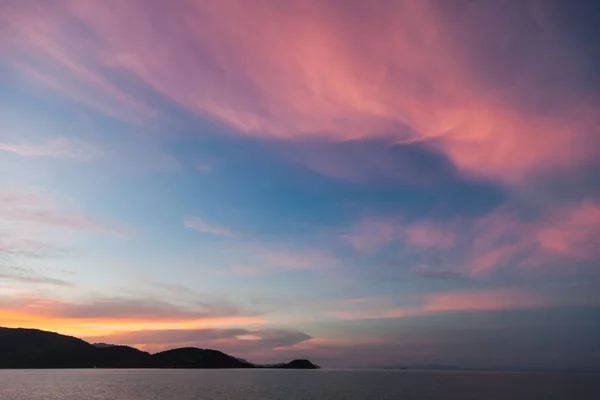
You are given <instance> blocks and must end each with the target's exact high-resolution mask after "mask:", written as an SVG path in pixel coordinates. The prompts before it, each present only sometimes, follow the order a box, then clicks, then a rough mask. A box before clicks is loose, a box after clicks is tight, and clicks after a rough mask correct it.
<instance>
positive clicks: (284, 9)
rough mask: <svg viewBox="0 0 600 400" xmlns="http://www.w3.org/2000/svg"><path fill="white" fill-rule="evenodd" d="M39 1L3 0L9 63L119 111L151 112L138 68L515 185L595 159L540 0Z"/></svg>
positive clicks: (191, 100)
mask: <svg viewBox="0 0 600 400" xmlns="http://www.w3.org/2000/svg"><path fill="white" fill-rule="evenodd" d="M34 4H35V6H36V7H35V8H34V7H33V4H32V3H31V2H26V3H23V2H10V3H7V4H6V5H3V6H2V15H3V17H2V18H3V22H4V24H5V26H6V27H7V29H6V32H5V35H4V40H3V44H4V47H5V48H6V49H7V51H6V52H5V54H4V58H5V59H7V60H8V62H10V63H11V65H13V66H14V67H15V68H16V69H17V70H20V71H22V72H24V73H25V75H26V76H30V77H34V79H37V80H38V81H40V82H42V83H45V84H46V86H49V87H51V88H53V89H54V90H58V91H60V92H63V93H65V94H67V95H68V96H70V97H72V98H74V99H75V100H79V101H82V102H84V103H86V104H88V105H91V106H92V107H96V108H99V109H101V110H102V111H105V112H107V113H109V114H111V115H126V116H129V117H130V116H138V117H141V118H148V117H152V115H154V110H153V109H152V107H151V106H150V105H148V104H146V103H145V102H144V101H142V100H141V97H136V96H135V95H132V94H130V91H127V90H126V89H124V88H122V87H121V86H120V85H118V84H117V82H116V79H114V76H116V75H119V76H121V75H123V74H125V75H126V74H130V75H133V76H135V77H136V79H138V80H139V81H141V82H144V83H145V84H147V85H148V86H150V87H151V88H152V89H153V90H155V91H156V92H157V93H160V94H162V95H163V96H165V97H167V98H169V99H171V100H172V101H173V102H175V103H177V104H179V105H181V106H182V107H185V108H187V109H189V110H191V111H193V112H195V113H197V114H198V115H201V116H205V117H208V118H211V119H214V120H217V121H219V122H221V123H223V124H225V125H227V126H229V127H231V128H233V129H235V130H237V131H239V132H241V133H244V134H248V135H257V136H267V137H270V138H279V139H290V140H305V139H307V138H315V139H320V140H328V141H336V142H339V141H347V140H352V139H361V140H363V139H369V140H370V139H377V138H386V139H388V140H392V141H393V142H395V143H417V142H419V143H422V144H423V145H424V146H426V147H427V148H429V149H431V150H433V151H436V152H439V153H440V154H441V155H442V156H444V157H445V158H447V159H448V160H449V161H450V162H452V163H453V164H454V166H455V167H456V168H457V169H458V170H459V171H461V172H462V173H463V174H466V175H468V176H475V177H479V178H491V179H499V180H502V181H507V182H519V181H521V180H522V179H524V178H526V177H528V176H530V175H531V174H534V173H538V172H546V171H557V170H564V169H570V168H572V167H576V166H579V165H582V164H585V163H586V162H589V161H592V160H594V158H595V157H597V156H598V153H599V150H598V148H600V146H597V145H595V144H597V138H596V137H597V133H598V128H597V127H598V125H599V124H598V122H599V121H598V115H599V114H600V113H598V112H597V111H598V104H597V102H595V101H594V99H591V98H589V97H588V96H586V95H584V92H583V91H577V89H567V88H566V87H567V86H566V85H562V86H559V83H556V84H555V85H556V86H557V87H556V88H554V87H551V88H546V87H545V85H541V84H539V82H540V81H544V82H554V81H556V82H558V81H559V79H554V78H556V77H561V79H560V80H563V79H562V77H567V79H568V80H570V81H573V83H574V84H578V83H581V79H580V78H581V75H580V64H579V59H578V54H576V53H575V52H574V50H572V49H571V48H570V47H569V46H564V45H561V43H562V42H561V41H560V40H557V39H556V38H557V37H560V32H559V31H558V30H556V29H555V28H554V27H553V25H552V19H551V18H550V17H549V16H546V14H545V12H546V11H547V10H545V9H544V8H543V4H542V5H537V6H535V7H532V5H531V4H530V3H529V2H524V3H523V4H521V3H519V4H515V5H511V7H506V6H505V5H501V4H496V3H493V2H486V3H470V4H469V5H467V6H465V7H464V8H463V9H461V14H460V15H456V14H453V15H452V16H453V17H454V18H450V12H449V11H448V10H444V9H443V8H442V7H439V6H436V5H435V4H437V3H431V2H422V1H418V2H379V1H375V2H368V3H367V2H365V3H360V2H357V3H352V4H349V5H347V6H346V7H344V8H343V9H340V8H339V7H338V6H337V4H336V2H333V1H331V2H318V3H314V2H302V1H288V2H285V4H280V3H278V4H277V7H275V6H273V4H271V3H270V2H261V3H259V4H253V5H252V6H249V5H248V4H247V3H246V2H244V1H235V0H226V1H223V0H218V1H217V0H214V1H203V2H191V1H184V2H179V3H177V4H176V5H173V4H169V5H168V6H167V4H166V3H165V4H162V3H148V2H146V1H136V0H127V1H120V2H119V4H118V5H114V4H111V5H110V6H108V5H107V4H104V3H102V2H80V1H64V2H46V1H41V2H36V3H34ZM114 15H119V18H118V19H115V18H114ZM155 16H160V19H159V21H160V22H158V23H156V21H157V19H156V18H155ZM541 20H543V21H545V22H544V27H545V29H533V28H537V27H538V26H539V21H541ZM69 21H76V22H77V23H80V24H82V25H83V26H85V28H86V29H88V30H89V32H91V34H89V35H83V34H82V35H74V34H73V32H72V29H74V27H73V25H71V24H70V23H69ZM465 21H468V22H469V23H465ZM522 37H527V38H528V40H527V41H523V40H520V39H521V38H522ZM92 38H93V39H92ZM525 42H527V43H528V44H524V43H525ZM519 46H523V47H519ZM515 47H517V48H519V49H522V50H524V52H525V53H527V57H516V56H515V55H514V54H511V51H512V49H513V48H515ZM488 49H489V50H488ZM157 54H161V55H162V56H160V57H157V56H156V55H157ZM516 60H519V62H518V63H517V62H516ZM41 65H44V66H45V68H44V72H42V70H41V68H40V66H41ZM48 65H49V66H50V67H48ZM498 65H503V66H504V67H503V69H502V71H500V70H499V67H498ZM540 65H545V66H547V68H546V69H544V70H540V69H539V66H540ZM543 78H545V80H544V79H543ZM546 86H547V85H546ZM573 87H574V86H573ZM326 167H327V166H326ZM327 168H329V167H327ZM341 168H345V167H344V166H343V165H342V167H341ZM333 173H334V174H337V175H340V174H341V175H344V171H341V172H336V171H333Z"/></svg>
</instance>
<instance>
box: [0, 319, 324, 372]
mask: <svg viewBox="0 0 600 400" xmlns="http://www.w3.org/2000/svg"><path fill="white" fill-rule="evenodd" d="M33 368H39V369H43V368H48V369H52V368H199V369H200V368H201V369H213V368H214V369H216V368H221V369H224V368H244V369H250V368H255V369H256V368H275V369H319V368H320V367H319V366H318V365H315V364H313V363H312V362H310V361H309V360H292V361H290V362H287V363H284V362H282V363H278V364H268V365H262V364H254V363H251V362H249V361H246V360H243V359H240V358H235V357H233V356H231V355H229V354H225V353H223V352H221V351H218V350H212V349H199V348H195V347H184V348H179V349H172V350H167V351H163V352H160V353H156V354H150V353H148V352H145V351H141V350H138V349H135V348H133V347H129V346H120V345H112V344H106V343H96V344H90V343H88V342H86V341H84V340H82V339H78V338H75V337H72V336H65V335H61V334H58V333H54V332H48V331H42V330H38V329H23V328H0V369H33Z"/></svg>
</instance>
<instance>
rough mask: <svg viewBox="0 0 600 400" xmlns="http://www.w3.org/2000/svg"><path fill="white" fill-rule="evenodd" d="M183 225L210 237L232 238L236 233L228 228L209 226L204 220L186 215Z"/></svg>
mask: <svg viewBox="0 0 600 400" xmlns="http://www.w3.org/2000/svg"><path fill="white" fill-rule="evenodd" d="M183 224H184V225H185V226H186V227H188V228H190V229H194V230H197V231H198V232H201V233H210V234H211V235H219V236H233V235H235V234H236V232H235V231H234V230H233V229H231V228H228V227H224V226H217V225H213V224H209V223H207V222H206V221H204V219H202V218H200V217H196V216H193V215H188V216H186V217H185V218H184V219H183Z"/></svg>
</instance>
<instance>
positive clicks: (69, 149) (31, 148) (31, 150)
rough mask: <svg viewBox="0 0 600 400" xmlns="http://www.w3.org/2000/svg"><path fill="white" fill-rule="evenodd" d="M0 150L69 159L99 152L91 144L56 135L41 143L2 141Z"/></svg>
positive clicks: (81, 157) (85, 156) (30, 155)
mask: <svg viewBox="0 0 600 400" xmlns="http://www.w3.org/2000/svg"><path fill="white" fill-rule="evenodd" d="M0 151H6V152H9V153H15V154H18V155H21V156H25V157H54V158H69V159H88V158H91V157H95V156H96V155H97V153H98V150H97V149H94V148H93V147H92V146H90V145H89V144H86V143H83V142H80V141H77V140H73V139H68V138H66V137H56V138H53V139H51V140H48V141H47V142H45V143H41V144H14V143H5V142H0Z"/></svg>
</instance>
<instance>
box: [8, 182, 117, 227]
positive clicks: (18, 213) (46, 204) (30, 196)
mask: <svg viewBox="0 0 600 400" xmlns="http://www.w3.org/2000/svg"><path fill="white" fill-rule="evenodd" d="M0 211H1V212H2V214H1V215H0V220H1V221H2V222H3V223H4V224H5V226H11V227H13V228H15V229H17V228H18V227H19V226H21V227H23V226H26V227H28V228H29V229H31V230H32V231H35V230H36V228H38V227H41V228H44V227H46V228H59V229H66V230H77V231H91V232H100V233H107V234H115V235H124V233H125V232H124V230H123V229H122V228H121V227H119V226H118V225H117V224H115V223H111V222H104V221H100V220H98V219H95V218H93V217H91V216H89V215H87V214H85V213H84V212H81V211H67V210H64V209H61V207H60V206H58V205H57V204H56V200H55V199H54V198H53V196H52V194H51V193H50V192H47V191H41V190H27V189H15V190H12V189H11V190H1V191H0Z"/></svg>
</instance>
